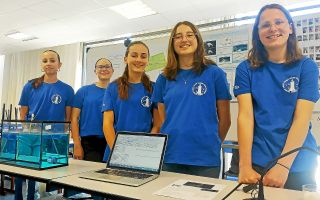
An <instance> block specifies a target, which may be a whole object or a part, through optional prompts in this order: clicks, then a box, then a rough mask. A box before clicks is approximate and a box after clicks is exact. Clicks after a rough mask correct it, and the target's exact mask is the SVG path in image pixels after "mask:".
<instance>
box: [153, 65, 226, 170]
mask: <svg viewBox="0 0 320 200" xmlns="http://www.w3.org/2000/svg"><path fill="white" fill-rule="evenodd" d="M230 99H231V95H230V92H229V88H228V83H227V79H226V75H225V73H224V72H223V70H222V69H220V68H219V67H218V66H216V65H209V66H207V67H206V69H205V70H204V71H203V72H202V73H201V74H200V75H197V74H195V73H194V71H193V70H179V71H178V74H177V76H176V80H168V79H167V78H166V77H165V76H164V75H163V74H161V75H159V77H158V79H157V81H156V86H155V90H154V93H153V96H152V101H153V102H156V103H164V105H165V109H166V110H165V112H166V118H165V121H164V123H163V125H162V127H161V131H160V132H161V133H165V134H168V144H167V149H166V154H165V159H164V162H165V163H176V164H186V165H196V166H220V148H221V140H220V137H219V134H218V116H217V108H216V106H217V100H230Z"/></svg>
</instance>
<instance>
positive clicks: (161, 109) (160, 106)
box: [158, 103, 166, 127]
mask: <svg viewBox="0 0 320 200" xmlns="http://www.w3.org/2000/svg"><path fill="white" fill-rule="evenodd" d="M158 112H159V120H160V127H161V126H162V124H163V122H164V120H165V119H166V108H165V105H164V104H163V103H158Z"/></svg>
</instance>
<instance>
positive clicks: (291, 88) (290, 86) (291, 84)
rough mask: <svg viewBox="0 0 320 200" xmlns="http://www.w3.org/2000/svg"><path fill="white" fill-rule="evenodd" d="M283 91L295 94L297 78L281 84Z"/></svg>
mask: <svg viewBox="0 0 320 200" xmlns="http://www.w3.org/2000/svg"><path fill="white" fill-rule="evenodd" d="M282 87H283V89H284V90H285V91H286V92H288V93H295V92H297V91H298V89H299V78H298V77H290V78H288V79H287V80H285V81H284V82H283V83H282Z"/></svg>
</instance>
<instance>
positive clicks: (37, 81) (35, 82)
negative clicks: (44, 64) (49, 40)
mask: <svg viewBox="0 0 320 200" xmlns="http://www.w3.org/2000/svg"><path fill="white" fill-rule="evenodd" d="M46 52H53V53H55V54H56V55H57V58H58V61H59V63H60V62H61V61H60V55H59V54H58V53H57V52H56V51H54V50H51V49H49V50H46V51H44V52H42V54H44V53H46ZM43 81H44V74H43V75H42V76H40V77H38V78H35V79H32V80H31V82H32V83H31V85H32V87H33V88H34V89H37V88H39V87H40V86H41V85H42V83H43Z"/></svg>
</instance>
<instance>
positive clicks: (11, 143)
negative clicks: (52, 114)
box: [0, 120, 70, 169]
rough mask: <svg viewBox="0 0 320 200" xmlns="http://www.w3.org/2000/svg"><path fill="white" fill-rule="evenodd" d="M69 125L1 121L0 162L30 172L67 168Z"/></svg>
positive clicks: (68, 123) (64, 123) (50, 122)
mask: <svg viewBox="0 0 320 200" xmlns="http://www.w3.org/2000/svg"><path fill="white" fill-rule="evenodd" d="M69 137H70V122H54V121H18V120H3V121H2V134H1V143H0V147H1V149H0V150H1V151H0V162H1V163H4V164H10V165H17V166H21V167H27V168H32V169H48V168H53V167H60V166H66V165H68V150H69Z"/></svg>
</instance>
